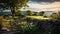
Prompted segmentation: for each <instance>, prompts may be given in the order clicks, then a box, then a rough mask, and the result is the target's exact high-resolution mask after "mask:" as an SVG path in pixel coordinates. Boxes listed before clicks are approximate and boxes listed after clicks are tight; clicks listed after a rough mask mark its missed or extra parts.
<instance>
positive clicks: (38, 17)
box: [27, 16, 50, 19]
mask: <svg viewBox="0 0 60 34" xmlns="http://www.w3.org/2000/svg"><path fill="white" fill-rule="evenodd" d="M27 17H28V18H35V19H50V18H45V17H43V16H27Z"/></svg>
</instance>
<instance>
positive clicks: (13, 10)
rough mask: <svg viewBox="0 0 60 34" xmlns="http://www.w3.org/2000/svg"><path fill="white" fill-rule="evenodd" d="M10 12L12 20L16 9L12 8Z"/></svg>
mask: <svg viewBox="0 0 60 34" xmlns="http://www.w3.org/2000/svg"><path fill="white" fill-rule="evenodd" d="M11 12H12V17H13V18H14V16H15V12H16V7H12V8H11Z"/></svg>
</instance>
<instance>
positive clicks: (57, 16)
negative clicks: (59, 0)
mask: <svg viewBox="0 0 60 34" xmlns="http://www.w3.org/2000/svg"><path fill="white" fill-rule="evenodd" d="M50 17H52V18H54V19H58V18H59V15H58V14H57V13H52V14H51V16H50Z"/></svg>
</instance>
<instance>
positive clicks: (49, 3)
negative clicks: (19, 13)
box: [25, 0, 60, 11]
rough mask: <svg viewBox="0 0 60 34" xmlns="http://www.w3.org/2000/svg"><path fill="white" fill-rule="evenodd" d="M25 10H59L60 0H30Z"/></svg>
mask: <svg viewBox="0 0 60 34" xmlns="http://www.w3.org/2000/svg"><path fill="white" fill-rule="evenodd" d="M28 5H29V7H28V8H26V9H25V10H33V11H59V10H60V0H30V1H29V2H28Z"/></svg>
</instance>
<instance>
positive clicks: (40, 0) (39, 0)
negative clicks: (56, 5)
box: [31, 0, 60, 2]
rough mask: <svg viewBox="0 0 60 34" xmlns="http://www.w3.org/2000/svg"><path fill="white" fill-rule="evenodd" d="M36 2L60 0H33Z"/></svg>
mask: <svg viewBox="0 0 60 34" xmlns="http://www.w3.org/2000/svg"><path fill="white" fill-rule="evenodd" d="M31 1H34V2H54V1H60V0H31Z"/></svg>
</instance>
